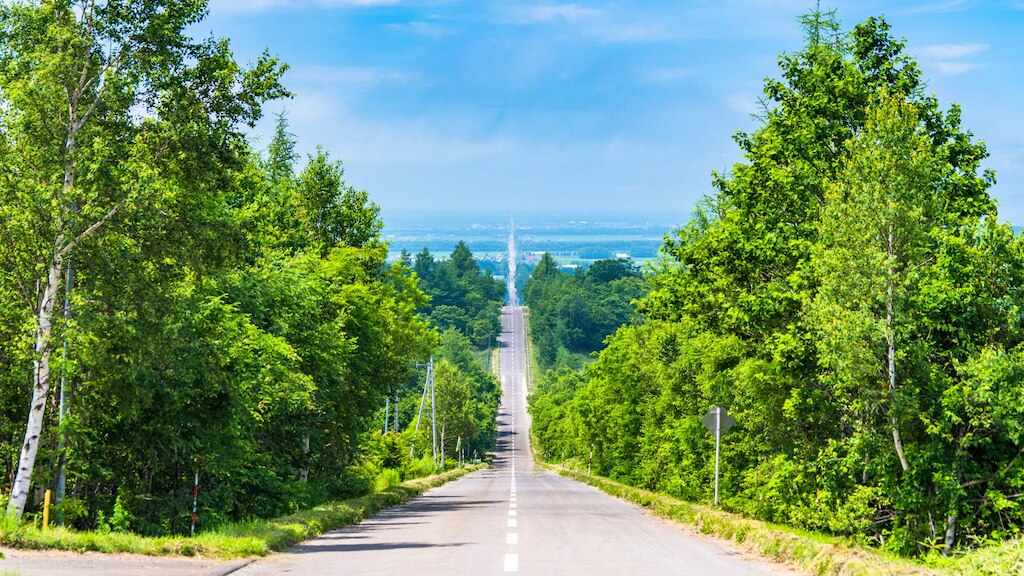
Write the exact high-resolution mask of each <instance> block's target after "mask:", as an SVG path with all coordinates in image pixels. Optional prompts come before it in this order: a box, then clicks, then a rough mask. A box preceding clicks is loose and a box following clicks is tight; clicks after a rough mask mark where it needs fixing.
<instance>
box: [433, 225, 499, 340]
mask: <svg viewBox="0 0 1024 576" xmlns="http://www.w3.org/2000/svg"><path fill="white" fill-rule="evenodd" d="M413 270H414V271H415V272H416V277H417V278H419V280H420V285H421V287H422V288H423V291H424V292H426V293H427V295H428V296H430V310H429V316H430V321H431V322H432V323H433V324H434V325H435V326H437V327H438V328H440V329H442V330H444V329H448V328H454V329H456V330H458V331H459V332H461V333H463V334H465V335H466V336H468V337H469V338H470V339H472V341H473V343H474V344H475V345H476V346H477V347H478V348H484V347H490V346H492V345H493V344H494V342H495V341H496V338H497V337H498V333H499V332H501V319H500V318H501V307H502V305H503V304H504V303H505V284H504V283H503V282H502V281H500V280H498V279H496V278H494V277H493V276H492V275H491V273H490V272H489V271H487V270H484V269H481V267H480V265H479V264H478V263H477V261H476V260H474V259H473V253H472V252H471V251H470V250H469V247H468V246H467V245H466V243H465V242H459V243H458V244H457V245H456V246H455V249H454V250H453V251H452V254H451V256H450V257H449V258H447V259H444V260H435V259H434V257H433V255H431V253H430V251H429V250H427V249H426V248H424V249H423V250H422V251H420V253H419V254H417V255H416V260H415V264H413Z"/></svg>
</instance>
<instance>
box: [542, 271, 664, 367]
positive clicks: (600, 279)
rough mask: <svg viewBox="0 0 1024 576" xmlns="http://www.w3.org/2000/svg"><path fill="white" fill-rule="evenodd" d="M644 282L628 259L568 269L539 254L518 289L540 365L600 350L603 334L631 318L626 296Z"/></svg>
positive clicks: (640, 291)
mask: <svg viewBox="0 0 1024 576" xmlns="http://www.w3.org/2000/svg"><path fill="white" fill-rule="evenodd" d="M647 287H648V285H647V280H646V279H645V278H644V277H643V275H642V274H641V272H640V269H639V268H638V267H637V266H636V264H634V263H633V261H632V260H630V259H628V258H626V259H611V260H599V261H597V262H594V263H593V264H592V265H590V266H589V267H588V268H585V269H583V268H581V269H578V270H577V271H576V272H575V273H569V272H565V271H563V270H560V269H559V267H558V264H557V263H556V262H555V260H554V259H553V258H552V257H551V255H550V254H547V253H545V254H544V256H543V257H541V259H540V262H539V263H538V264H537V266H536V267H535V268H534V269H533V271H532V272H531V273H530V277H529V279H527V280H526V282H525V286H524V288H523V298H524V301H525V303H526V305H527V306H529V309H530V336H531V338H532V340H533V342H534V345H535V346H536V347H537V350H538V351H539V353H538V355H537V362H538V364H539V366H540V368H542V369H548V368H551V367H553V366H555V365H556V364H561V365H565V366H569V365H573V364H574V362H573V361H572V359H571V358H572V355H574V354H575V355H589V354H590V353H592V352H595V351H597V350H600V349H601V348H602V347H603V346H604V339H605V338H606V337H608V336H609V335H610V334H612V333H613V332H615V330H616V329H618V328H619V326H622V325H623V324H627V323H629V322H630V321H632V320H633V319H636V318H637V316H636V314H635V313H634V312H633V308H632V301H633V300H635V299H637V298H640V297H641V296H643V295H644V294H646V293H647Z"/></svg>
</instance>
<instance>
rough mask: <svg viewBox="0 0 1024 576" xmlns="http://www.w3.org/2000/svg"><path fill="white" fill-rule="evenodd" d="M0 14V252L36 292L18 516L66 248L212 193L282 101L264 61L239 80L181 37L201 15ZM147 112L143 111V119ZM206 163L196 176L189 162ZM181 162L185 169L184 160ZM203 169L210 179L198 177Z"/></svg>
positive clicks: (111, 10)
mask: <svg viewBox="0 0 1024 576" xmlns="http://www.w3.org/2000/svg"><path fill="white" fill-rule="evenodd" d="M0 10H2V13H0V22H2V24H0V26H2V27H3V30H2V33H0V36H2V43H3V44H2V46H0V68H2V72H0V94H2V96H0V97H2V98H3V106H2V108H3V110H4V113H3V117H2V128H0V129H2V131H3V135H4V140H6V142H7V144H6V145H5V146H4V149H3V152H4V157H3V158H2V159H0V160H2V162H0V164H2V165H3V166H4V167H5V169H4V174H3V179H4V183H3V186H2V187H3V189H4V192H3V193H2V194H3V197H2V201H0V205H2V206H3V210H4V214H3V218H2V220H3V221H4V225H3V227H2V234H3V237H4V238H3V240H4V242H3V244H4V245H5V246H19V247H20V249H19V250H17V251H5V253H6V254H5V255H6V256H7V257H8V258H9V259H10V261H12V264H11V266H12V267H17V268H19V269H20V270H22V271H23V272H22V274H24V276H25V277H26V278H31V279H32V280H33V282H32V283H33V285H37V286H39V288H38V290H36V292H35V293H34V294H32V309H33V316H34V322H33V324H34V326H33V332H34V346H33V368H32V374H33V394H32V402H31V408H30V410H29V418H28V424H27V426H26V433H25V441H24V443H23V446H22V452H21V456H20V462H19V466H18V472H17V477H16V479H15V482H14V487H13V491H12V496H11V499H10V501H9V505H8V512H9V513H11V514H16V515H19V516H20V515H21V513H22V512H23V511H24V508H25V504H26V499H27V496H28V492H29V485H30V481H31V477H32V470H33V466H34V463H35V456H36V452H37V450H38V446H39V440H40V434H41V430H42V426H43V420H44V411H45V408H46V404H47V399H48V395H49V390H50V376H51V355H52V350H53V345H52V341H53V335H54V307H55V305H56V300H57V297H58V293H59V292H60V289H61V286H62V281H63V276H64V272H65V269H66V263H67V259H68V257H69V255H70V253H71V251H72V250H73V249H75V247H76V246H78V245H80V244H81V243H83V242H85V241H87V240H89V241H95V239H96V237H97V236H99V235H100V234H101V233H103V232H106V233H110V232H111V231H115V232H116V230H117V229H118V228H120V227H122V226H124V224H125V223H126V222H130V221H131V220H132V219H139V218H147V217H151V216H152V215H153V214H154V213H159V211H160V210H161V209H162V208H163V207H164V206H167V205H168V204H171V203H173V201H174V199H175V197H176V196H177V195H179V194H185V193H198V194H203V193H208V190H209V188H208V184H211V183H212V181H214V180H216V178H217V177H218V169H219V168H220V165H221V163H222V162H225V161H227V162H230V160H231V158H232V157H233V156H234V154H235V149H236V146H237V144H238V142H240V141H241V139H242V136H241V133H240V132H239V130H238V127H239V125H240V124H248V125H252V124H254V123H255V121H256V119H258V118H259V116H260V105H261V104H262V102H264V101H266V100H268V99H271V98H277V97H281V96H283V95H285V94H286V92H285V91H284V89H283V88H282V87H281V86H280V84H279V83H278V78H279V77H280V75H281V73H282V72H283V69H284V68H283V66H281V65H279V64H278V63H277V61H276V60H275V59H273V58H270V57H268V56H266V55H264V56H261V57H260V58H259V59H258V61H257V62H256V64H255V65H254V66H253V68H251V69H249V70H244V69H242V68H240V67H239V66H238V65H237V64H236V63H235V62H234V60H233V58H232V56H231V53H230V50H229V49H228V45H227V43H226V42H224V41H220V40H215V39H210V40H207V41H204V42H195V41H194V40H192V39H191V37H190V36H189V35H188V33H187V32H186V29H187V28H188V27H190V26H192V25H193V24H195V23H196V22H198V21H199V20H200V19H201V18H202V16H203V15H204V14H205V3H204V2H188V3H180V2H166V1H156V0H150V1H144V2H118V1H112V0H111V1H107V2H94V1H83V2H71V1H57V2H45V3H38V4H37V3H34V2H32V3H24V4H22V3H17V4H7V5H4V6H3V7H2V8H0ZM140 110H141V112H140ZM199 156H202V157H204V159H205V162H203V163H192V162H189V160H193V159H195V158H196V157H199ZM183 157H184V158H185V159H186V160H181V158H183ZM204 165H205V166H209V168H204V167H203V166H204Z"/></svg>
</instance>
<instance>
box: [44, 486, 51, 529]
mask: <svg viewBox="0 0 1024 576" xmlns="http://www.w3.org/2000/svg"><path fill="white" fill-rule="evenodd" d="M50 492H51V491H50V490H47V491H46V495H45V496H44V497H43V530H46V528H47V527H48V526H49V525H50Z"/></svg>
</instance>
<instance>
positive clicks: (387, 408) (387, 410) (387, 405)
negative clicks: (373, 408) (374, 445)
mask: <svg viewBox="0 0 1024 576" xmlns="http://www.w3.org/2000/svg"><path fill="white" fill-rule="evenodd" d="M390 419H391V397H390V396H385V397H384V433H385V434H387V433H388V421H389V420H390Z"/></svg>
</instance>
